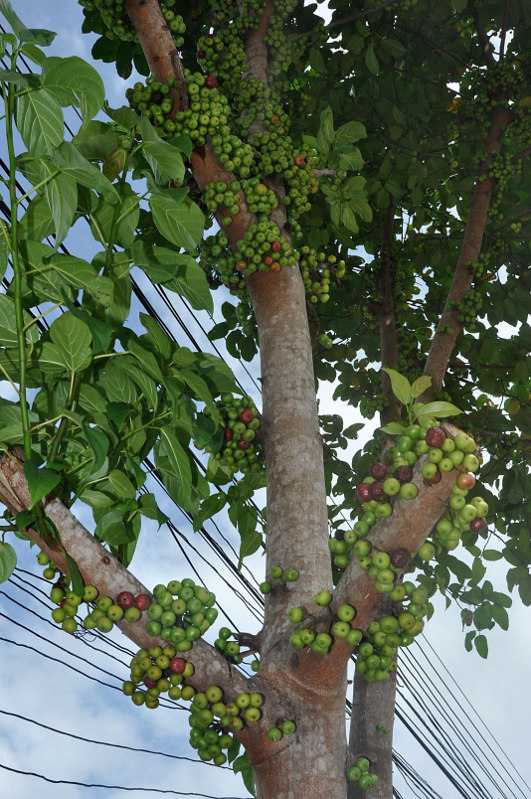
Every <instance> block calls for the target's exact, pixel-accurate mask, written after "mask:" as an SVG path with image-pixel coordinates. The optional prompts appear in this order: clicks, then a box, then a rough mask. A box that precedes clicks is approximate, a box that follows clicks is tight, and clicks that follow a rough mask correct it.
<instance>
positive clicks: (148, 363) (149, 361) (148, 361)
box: [128, 339, 163, 382]
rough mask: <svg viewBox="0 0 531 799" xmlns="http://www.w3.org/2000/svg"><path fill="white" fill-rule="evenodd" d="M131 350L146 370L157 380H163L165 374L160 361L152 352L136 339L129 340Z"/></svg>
mask: <svg viewBox="0 0 531 799" xmlns="http://www.w3.org/2000/svg"><path fill="white" fill-rule="evenodd" d="M128 349H129V352H130V353H131V354H132V355H134V356H135V358H137V359H138V361H139V362H140V363H141V364H142V366H143V368H144V370H145V371H146V372H147V373H148V374H149V375H151V376H152V377H154V378H155V379H156V380H158V381H160V382H162V381H163V376H162V372H161V370H160V366H159V362H158V360H157V358H156V357H155V356H154V355H153V353H152V352H150V351H149V350H147V349H146V348H145V347H142V346H141V344H139V343H138V342H137V341H135V339H130V340H129V341H128Z"/></svg>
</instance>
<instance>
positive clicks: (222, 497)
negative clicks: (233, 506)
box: [193, 492, 227, 533]
mask: <svg viewBox="0 0 531 799" xmlns="http://www.w3.org/2000/svg"><path fill="white" fill-rule="evenodd" d="M226 504H227V496H226V494H223V493H222V492H219V493H218V494H213V495H212V496H211V497H207V499H205V500H204V501H203V502H202V503H201V509H200V511H199V513H198V514H197V515H196V516H195V517H194V522H193V527H194V533H196V532H197V531H198V530H199V529H200V528H201V527H202V526H203V524H204V523H205V521H206V520H207V519H210V518H212V516H215V515H216V513H219V511H220V510H221V509H222V508H224V507H225V505H226Z"/></svg>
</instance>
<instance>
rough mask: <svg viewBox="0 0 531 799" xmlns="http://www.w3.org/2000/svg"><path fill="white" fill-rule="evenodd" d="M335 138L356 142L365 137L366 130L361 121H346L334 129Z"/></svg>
mask: <svg viewBox="0 0 531 799" xmlns="http://www.w3.org/2000/svg"><path fill="white" fill-rule="evenodd" d="M336 138H337V139H347V141H349V142H357V141H359V140H360V139H366V138H367V131H366V130H365V125H362V124H361V122H354V121H353V122H346V123H345V124H344V125H341V126H340V127H339V128H338V129H337V130H336Z"/></svg>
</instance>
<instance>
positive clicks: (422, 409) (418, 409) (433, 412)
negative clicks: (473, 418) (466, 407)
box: [413, 401, 463, 419]
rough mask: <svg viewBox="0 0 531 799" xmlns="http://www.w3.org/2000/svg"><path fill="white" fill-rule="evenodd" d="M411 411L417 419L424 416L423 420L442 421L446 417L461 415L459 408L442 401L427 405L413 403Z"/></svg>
mask: <svg viewBox="0 0 531 799" xmlns="http://www.w3.org/2000/svg"><path fill="white" fill-rule="evenodd" d="M413 411H414V412H415V414H416V415H417V417H419V418H420V416H424V418H426V417H428V418H429V417H435V419H444V418H445V417H447V416H457V415H458V414H459V413H463V411H462V410H461V409H460V408H458V407H457V406H456V405H453V404H452V403H451V402H442V401H441V402H439V401H436V402H427V403H421V402H415V404H414V405H413ZM419 414H420V416H419Z"/></svg>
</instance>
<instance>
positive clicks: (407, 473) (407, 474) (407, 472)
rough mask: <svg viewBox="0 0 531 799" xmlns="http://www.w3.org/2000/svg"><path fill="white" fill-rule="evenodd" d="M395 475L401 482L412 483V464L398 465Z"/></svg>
mask: <svg viewBox="0 0 531 799" xmlns="http://www.w3.org/2000/svg"><path fill="white" fill-rule="evenodd" d="M395 477H396V479H397V480H398V481H399V482H400V483H410V482H411V479H412V477H413V469H412V468H411V466H398V468H397V469H396V471H395Z"/></svg>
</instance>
